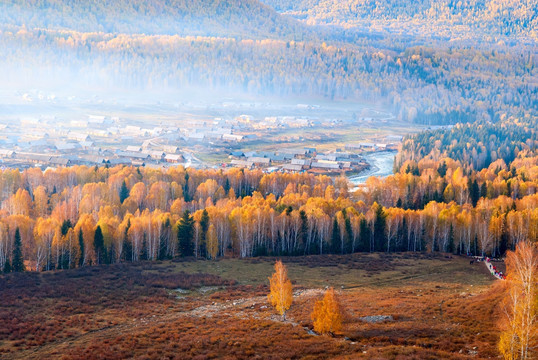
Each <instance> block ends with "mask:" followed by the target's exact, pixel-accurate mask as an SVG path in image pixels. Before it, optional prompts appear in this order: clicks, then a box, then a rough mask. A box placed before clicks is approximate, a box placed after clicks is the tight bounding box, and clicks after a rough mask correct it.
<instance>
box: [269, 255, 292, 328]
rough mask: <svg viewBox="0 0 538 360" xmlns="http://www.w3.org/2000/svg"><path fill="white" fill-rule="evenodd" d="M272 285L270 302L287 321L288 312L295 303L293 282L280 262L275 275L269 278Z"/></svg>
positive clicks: (276, 266) (277, 263)
mask: <svg viewBox="0 0 538 360" xmlns="http://www.w3.org/2000/svg"><path fill="white" fill-rule="evenodd" d="M269 282H270V284H271V293H270V294H269V295H268V296H267V297H268V298H269V302H270V303H271V305H273V306H274V307H275V309H276V311H278V313H279V314H280V315H282V319H284V320H286V311H287V310H288V309H289V308H290V306H291V303H292V301H293V292H292V288H291V281H290V280H289V279H288V270H287V269H286V267H285V266H284V264H282V261H280V260H278V261H277V262H276V263H275V273H274V274H273V276H272V277H270V278H269Z"/></svg>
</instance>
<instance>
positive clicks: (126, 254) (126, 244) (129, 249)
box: [122, 219, 133, 261]
mask: <svg viewBox="0 0 538 360" xmlns="http://www.w3.org/2000/svg"><path fill="white" fill-rule="evenodd" d="M130 227H131V219H128V220H127V226H126V227H125V232H124V233H123V246H122V248H123V260H125V261H133V246H132V245H131V242H130V241H129V228H130Z"/></svg>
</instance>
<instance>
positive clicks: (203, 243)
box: [200, 209, 209, 257]
mask: <svg viewBox="0 0 538 360" xmlns="http://www.w3.org/2000/svg"><path fill="white" fill-rule="evenodd" d="M208 228H209V214H208V213H207V210H206V209H204V211H203V212H202V217H201V218H200V230H201V234H200V256H201V257H207V236H206V235H207V229H208Z"/></svg>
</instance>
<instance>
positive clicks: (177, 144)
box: [0, 115, 402, 175]
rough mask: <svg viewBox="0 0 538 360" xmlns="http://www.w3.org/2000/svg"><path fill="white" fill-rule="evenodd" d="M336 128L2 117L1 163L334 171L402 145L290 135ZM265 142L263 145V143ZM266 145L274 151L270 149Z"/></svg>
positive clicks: (355, 167)
mask: <svg viewBox="0 0 538 360" xmlns="http://www.w3.org/2000/svg"><path fill="white" fill-rule="evenodd" d="M363 120H364V119H363ZM366 120H368V119H366ZM334 126H339V123H338V121H335V120H329V121H327V120H324V121H319V120H317V119H309V118H298V117H294V116H271V117H263V118H258V119H255V118H253V116H250V115H239V116H233V117H232V116H228V117H226V118H222V117H213V118H207V119H202V120H199V119H195V120H185V119H181V120H180V121H177V122H170V121H161V122H159V121H138V122H136V121H133V120H132V119H125V118H120V117H118V116H103V115H83V116H80V117H79V118H77V119H76V120H64V119H58V118H57V117H55V116H40V117H33V118H31V117H28V118H20V119H2V120H0V130H1V135H0V161H1V165H2V166H3V167H12V168H19V169H21V170H23V169H26V168H29V167H39V168H41V169H43V170H46V169H49V168H51V169H54V168H57V167H60V166H63V167H67V166H74V165H86V166H115V165H127V166H131V165H132V166H146V167H154V168H163V167H170V166H177V165H183V166H185V167H195V168H209V167H213V168H215V167H221V168H223V167H224V168H225V167H240V168H249V169H253V168H259V169H262V170H264V171H266V172H274V171H285V172H304V171H307V172H312V173H316V174H327V175H336V174H342V173H346V174H350V173H359V172H360V171H362V170H364V169H366V168H368V167H369V164H368V163H367V162H366V161H365V160H364V158H363V156H362V155H363V154H365V153H371V152H375V151H386V150H396V149H397V146H398V144H399V142H400V141H401V140H402V136H400V135H389V136H385V137H383V138H380V139H376V140H378V141H376V142H353V143H349V144H344V146H341V147H337V146H334V148H333V149H331V150H328V149H327V148H326V147H325V148H324V149H323V151H320V150H317V149H316V146H315V145H316V144H318V143H319V142H323V141H324V140H326V139H324V138H323V136H320V135H315V136H311V137H310V138H309V137H308V136H306V137H305V138H300V139H299V138H295V137H294V136H290V135H289V134H290V133H291V134H293V131H294V129H316V128H318V127H319V128H331V127H334ZM283 134H284V135H283ZM327 138H329V137H328V136H327ZM305 141H306V142H305ZM296 143H298V144H297V145H296V146H294V145H295V144H296ZM260 144H264V145H265V146H264V147H263V149H262V147H260V146H259V145H260ZM307 144H312V145H313V146H309V145H307ZM280 145H282V146H280ZM267 147H269V148H271V149H272V150H271V151H269V150H264V149H266V148H267ZM273 149H274V150H273ZM276 149H278V150H276Z"/></svg>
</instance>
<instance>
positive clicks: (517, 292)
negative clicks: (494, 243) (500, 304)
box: [499, 241, 538, 360]
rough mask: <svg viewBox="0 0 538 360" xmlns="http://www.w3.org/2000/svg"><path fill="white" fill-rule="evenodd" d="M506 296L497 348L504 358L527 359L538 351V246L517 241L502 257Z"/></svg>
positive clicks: (511, 359)
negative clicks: (505, 278)
mask: <svg viewBox="0 0 538 360" xmlns="http://www.w3.org/2000/svg"><path fill="white" fill-rule="evenodd" d="M506 268H507V271H508V286H509V292H508V299H507V306H506V315H507V316H506V321H505V323H504V324H503V325H504V326H503V327H504V331H503V332H502V333H501V337H500V341H499V350H500V352H501V354H502V355H503V357H504V358H505V359H510V360H516V359H517V360H527V359H535V358H536V356H537V355H538V353H537V351H536V349H537V345H538V291H537V289H538V287H537V283H538V249H537V248H536V245H534V244H531V243H528V242H525V241H523V242H520V243H519V244H518V246H517V248H516V251H514V252H509V253H508V255H507V257H506Z"/></svg>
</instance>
